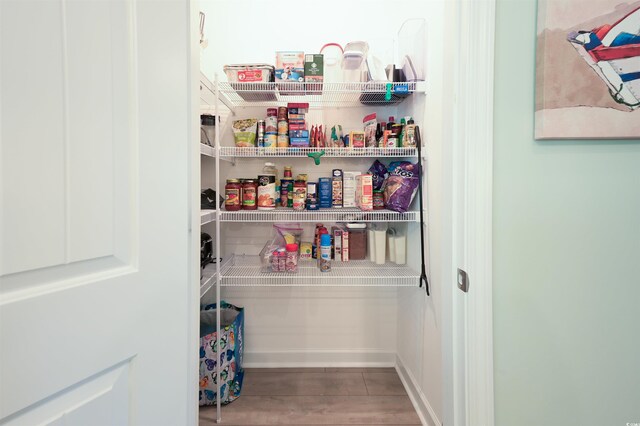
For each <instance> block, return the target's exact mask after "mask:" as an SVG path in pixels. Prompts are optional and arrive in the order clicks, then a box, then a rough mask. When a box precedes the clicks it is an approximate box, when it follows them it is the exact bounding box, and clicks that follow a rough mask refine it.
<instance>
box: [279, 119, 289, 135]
mask: <svg viewBox="0 0 640 426" xmlns="http://www.w3.org/2000/svg"><path fill="white" fill-rule="evenodd" d="M288 133H289V122H288V121H287V120H278V134H279V135H286V134H288Z"/></svg>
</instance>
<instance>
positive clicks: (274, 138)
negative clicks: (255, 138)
mask: <svg viewBox="0 0 640 426" xmlns="http://www.w3.org/2000/svg"><path fill="white" fill-rule="evenodd" d="M276 146H278V135H277V134H276V133H269V132H267V133H265V134H264V147H265V148H275V147H276Z"/></svg>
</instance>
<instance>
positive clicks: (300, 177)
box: [296, 173, 309, 182]
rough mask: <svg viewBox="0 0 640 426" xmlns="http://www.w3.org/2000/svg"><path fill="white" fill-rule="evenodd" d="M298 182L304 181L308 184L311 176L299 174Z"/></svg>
mask: <svg viewBox="0 0 640 426" xmlns="http://www.w3.org/2000/svg"><path fill="white" fill-rule="evenodd" d="M296 180H303V181H305V182H306V181H308V180H309V175H308V174H306V173H299V174H298V176H296Z"/></svg>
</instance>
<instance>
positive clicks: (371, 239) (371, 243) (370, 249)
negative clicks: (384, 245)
mask: <svg viewBox="0 0 640 426" xmlns="http://www.w3.org/2000/svg"><path fill="white" fill-rule="evenodd" d="M367 259H368V260H369V261H370V262H375V261H376V236H375V232H374V231H373V227H369V229H367Z"/></svg>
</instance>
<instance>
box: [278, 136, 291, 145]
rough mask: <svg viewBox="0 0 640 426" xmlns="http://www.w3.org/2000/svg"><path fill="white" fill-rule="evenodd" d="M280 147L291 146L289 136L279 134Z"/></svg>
mask: <svg viewBox="0 0 640 426" xmlns="http://www.w3.org/2000/svg"><path fill="white" fill-rule="evenodd" d="M277 145H278V148H287V147H288V146H289V136H287V135H278V142H277Z"/></svg>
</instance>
